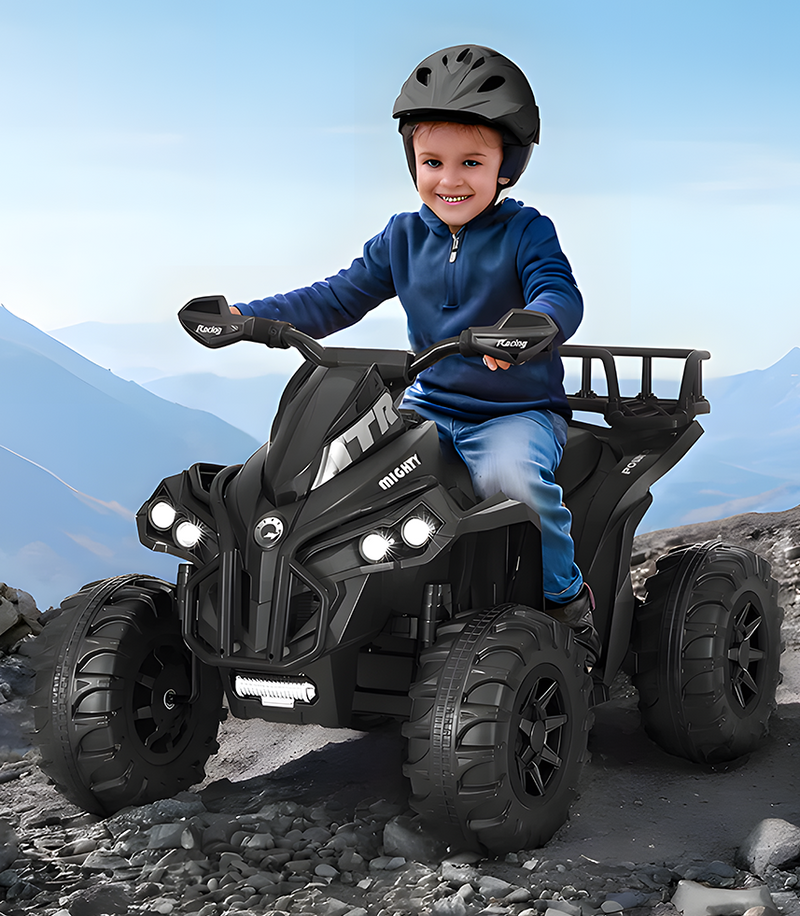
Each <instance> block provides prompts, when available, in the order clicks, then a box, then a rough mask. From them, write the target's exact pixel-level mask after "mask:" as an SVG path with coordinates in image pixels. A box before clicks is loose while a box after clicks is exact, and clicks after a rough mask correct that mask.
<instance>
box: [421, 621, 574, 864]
mask: <svg viewBox="0 0 800 916" xmlns="http://www.w3.org/2000/svg"><path fill="white" fill-rule="evenodd" d="M584 655H585V653H584V652H583V650H581V649H580V647H579V646H578V645H577V644H576V643H575V642H574V639H573V636H572V632H571V631H570V630H569V629H568V628H567V627H565V626H563V625H562V624H560V623H557V622H556V621H554V620H553V619H552V618H549V617H546V616H545V615H543V614H540V613H538V612H537V611H534V610H531V609H530V608H527V607H523V606H521V605H513V604H511V605H502V606H499V607H496V608H493V609H491V610H487V611H481V612H478V613H476V614H474V615H471V616H469V617H468V618H466V620H465V619H464V618H455V619H453V620H452V621H450V622H448V623H446V624H444V625H442V626H440V627H439V631H438V634H437V640H436V642H435V643H434V645H433V646H432V647H431V648H430V649H427V650H425V652H423V654H422V658H421V663H420V673H419V678H418V680H417V681H416V683H415V684H414V685H413V686H412V688H411V698H412V712H411V718H410V720H409V721H408V722H407V723H406V724H405V725H404V727H403V733H404V734H405V736H406V737H407V738H408V763H407V764H406V765H405V767H404V772H405V774H406V776H407V777H408V778H409V780H410V782H411V788H412V791H413V795H412V798H411V799H410V804H411V807H412V808H413V809H414V810H415V811H417V812H418V813H419V814H421V815H422V816H423V817H424V818H425V819H426V820H427V821H428V822H429V823H430V824H431V825H432V826H433V827H434V828H435V829H438V830H439V831H440V832H442V833H443V834H444V835H445V836H446V837H447V838H448V839H449V840H450V841H451V842H453V843H456V844H460V845H462V846H463V845H467V846H470V847H472V848H476V849H480V850H482V851H486V852H489V853H491V854H494V855H498V854H502V853H505V852H510V851H512V850H518V849H524V848H535V847H537V846H541V845H542V844H543V843H545V842H547V840H549V839H550V837H551V836H552V835H553V833H555V831H556V830H557V829H558V828H559V827H560V826H561V825H562V824H563V823H564V821H565V820H566V818H567V814H568V811H569V806H570V803H571V802H572V800H573V798H574V796H575V792H576V786H577V782H578V776H579V774H580V771H581V768H582V766H583V763H584V760H585V758H586V743H587V735H588V731H589V727H590V724H591V718H590V713H589V693H590V690H591V680H590V678H589V676H588V675H587V674H586V671H585V667H584Z"/></svg>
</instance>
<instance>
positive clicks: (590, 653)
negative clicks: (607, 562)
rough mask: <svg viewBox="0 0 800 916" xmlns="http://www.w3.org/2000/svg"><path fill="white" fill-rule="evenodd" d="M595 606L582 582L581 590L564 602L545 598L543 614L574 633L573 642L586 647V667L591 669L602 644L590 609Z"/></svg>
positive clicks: (586, 586) (598, 656)
mask: <svg viewBox="0 0 800 916" xmlns="http://www.w3.org/2000/svg"><path fill="white" fill-rule="evenodd" d="M594 608H595V603H594V595H593V594H592V590H591V589H590V588H589V586H588V585H587V584H586V583H585V582H584V583H583V585H582V586H581V590H580V591H579V592H578V594H577V595H576V596H575V597H574V598H573V599H572V600H571V601H567V602H566V603H565V604H557V603H556V602H555V601H551V600H550V599H549V598H548V599H546V600H545V605H544V611H545V614H547V615H548V616H550V617H552V618H553V619H554V620H558V621H560V622H561V623H565V624H566V625H567V626H568V627H569V628H570V629H571V630H572V631H573V633H574V634H575V642H577V643H578V644H579V645H581V646H583V647H584V649H586V668H587V670H591V669H592V668H593V667H594V666H595V664H596V663H597V660H598V658H600V652H601V651H602V644H601V642H600V637H599V636H598V634H597V630H596V629H595V627H594V618H593V616H592V611H593V610H594Z"/></svg>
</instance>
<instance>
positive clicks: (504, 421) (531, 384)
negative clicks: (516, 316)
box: [231, 45, 598, 663]
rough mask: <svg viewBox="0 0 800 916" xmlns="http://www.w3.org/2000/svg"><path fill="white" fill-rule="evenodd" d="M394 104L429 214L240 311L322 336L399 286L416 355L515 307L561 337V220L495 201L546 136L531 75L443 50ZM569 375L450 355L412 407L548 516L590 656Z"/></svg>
mask: <svg viewBox="0 0 800 916" xmlns="http://www.w3.org/2000/svg"><path fill="white" fill-rule="evenodd" d="M393 115H394V117H395V118H398V119H399V129H400V133H401V134H402V137H403V141H404V144H405V149H406V156H407V159H408V165H409V169H410V171H411V176H412V178H413V179H414V183H415V185H416V187H417V190H418V192H419V195H420V198H421V199H422V204H423V206H422V208H421V209H420V211H419V212H418V213H400V214H397V215H395V216H393V217H392V218H391V220H390V221H389V224H388V225H387V226H386V228H385V229H384V230H383V232H381V233H380V234H379V235H377V236H375V238H373V239H371V240H370V241H368V242H367V243H366V245H365V246H364V253H363V256H362V257H361V258H358V259H356V260H355V261H354V262H353V263H352V265H351V266H350V267H349V268H347V269H345V270H342V271H340V272H339V273H338V274H337V275H336V276H333V277H329V278H328V279H327V280H325V281H322V282H319V283H314V284H313V285H312V286H310V287H307V288H305V289H298V290H294V291H293V292H289V293H286V294H284V295H276V296H270V297H268V298H265V299H257V300H255V301H253V302H250V303H248V304H246V305H245V304H243V303H240V304H238V305H237V306H232V307H231V310H232V311H234V312H236V313H240V314H244V315H261V316H264V317H266V318H274V319H279V320H281V321H289V322H291V323H292V324H294V325H295V326H296V327H297V328H299V329H300V330H303V331H305V332H306V333H309V334H311V335H313V336H315V337H324V336H326V335H327V334H331V333H332V332H333V331H337V330H339V329H341V328H344V327H347V326H348V325H351V324H354V323H355V322H356V321H358V320H359V319H360V318H362V317H363V316H364V315H365V314H366V313H367V312H368V311H369V310H370V309H373V308H375V307H376V306H377V305H379V304H380V303H381V302H383V301H384V300H386V299H389V298H391V297H393V296H395V295H396V296H398V298H399V299H400V302H401V304H402V306H403V308H404V309H405V311H406V314H407V316H408V336H409V340H410V343H411V346H412V348H413V349H414V351H415V352H420V351H421V350H424V349H425V348H426V347H428V346H430V345H431V344H433V343H435V342H437V341H439V340H442V339H444V338H447V337H454V336H456V335H458V334H459V333H460V332H461V331H462V330H463V329H464V328H467V327H470V326H485V325H491V324H494V323H496V322H497V321H498V320H499V319H500V318H501V317H502V316H503V315H504V314H505V313H506V312H507V311H508V310H509V309H512V308H530V309H533V310H534V311H539V312H545V313H547V314H548V315H550V316H551V317H552V318H553V319H554V320H555V322H556V324H557V325H558V328H559V331H560V333H559V335H558V338H557V340H556V345H558V344H560V343H563V342H564V340H566V339H567V338H568V337H570V336H571V335H572V334H574V332H575V330H576V329H577V327H578V324H579V323H580V320H581V317H582V314H583V302H582V299H581V295H580V293H579V291H578V289H577V287H576V285H575V280H574V278H573V276H572V271H571V269H570V265H569V262H568V261H567V259H566V257H565V256H564V254H563V253H562V251H561V248H560V246H559V243H558V239H557V238H556V233H555V229H554V228H553V224H552V223H551V222H550V220H549V219H547V217H545V216H542V215H540V214H539V212H538V211H537V210H534V209H533V208H532V207H525V206H523V205H522V204H520V203H518V202H517V201H514V200H503V201H502V202H500V203H498V202H497V198H498V195H499V193H500V191H501V190H502V189H503V188H508V187H511V186H512V185H513V184H514V183H515V182H516V181H517V180H518V179H519V177H520V175H521V174H522V172H523V171H524V169H525V166H526V165H527V163H528V160H529V158H530V154H531V151H532V149H533V145H534V144H535V143H538V141H539V109H538V107H537V105H536V102H535V100H534V96H533V92H532V91H531V88H530V86H529V84H528V81H527V79H526V78H525V75H524V74H523V73H522V71H521V70H520V69H519V68H518V67H517V66H516V65H515V64H513V63H512V62H511V61H510V60H508V59H507V58H506V57H503V56H502V55H501V54H498V53H497V52H496V51H493V50H491V49H490V48H485V47H480V46H477V45H464V46H457V47H452V48H446V49H444V50H442V51H439V52H437V53H436V54H433V55H431V56H430V57H428V58H426V59H425V60H424V61H422V62H421V63H420V64H419V66H418V67H416V68H415V70H414V72H413V73H412V74H411V76H410V77H409V79H408V80H407V81H406V83H405V84H404V86H403V88H402V90H401V92H400V95H399V96H398V98H397V100H396V102H395V105H394V112H393ZM498 370H500V371H498ZM563 376H564V370H563V366H562V363H561V360H560V358H559V357H558V355H557V353H555V354H554V355H552V356H551V355H547V356H541V357H534V358H533V359H532V360H529V361H528V362H526V363H524V364H522V365H520V366H513V367H512V366H510V365H509V363H506V362H503V361H500V360H495V359H493V358H492V357H489V356H486V357H484V358H483V360H481V359H479V358H477V357H473V358H466V357H461V356H451V357H449V358H448V359H446V360H442V361H441V362H439V363H437V364H436V365H434V366H432V367H431V368H430V369H427V370H425V371H424V372H422V373H421V374H420V376H419V377H418V378H417V380H416V381H415V382H414V384H413V385H412V386H411V387H410V388H409V389H408V391H407V392H406V395H405V398H404V401H403V406H404V407H409V408H412V409H413V410H415V411H416V412H417V413H418V414H420V415H421V416H422V417H424V418H426V419H429V420H433V421H434V422H435V423H436V424H437V427H438V429H439V434H440V437H441V439H442V441H443V443H444V444H446V447H451V445H452V446H453V447H455V449H456V450H457V451H458V453H459V454H460V455H461V457H462V458H463V459H464V461H465V462H466V464H467V466H468V467H469V470H470V474H471V476H472V481H473V485H474V488H475V492H476V494H477V495H478V497H480V498H486V497H489V496H491V495H493V494H494V493H496V492H498V491H502V492H503V493H505V494H506V496H509V497H511V498H513V499H518V500H520V501H521V502H524V503H526V504H528V505H529V506H531V507H532V508H534V509H535V510H536V511H537V512H538V514H539V517H540V519H541V524H542V553H543V565H544V588H545V597H546V602H547V603H546V610H547V612H548V613H550V614H551V615H552V616H554V617H556V618H557V619H559V620H562V621H563V622H565V623H567V624H568V625H570V626H572V627H573V628H574V629H575V630H576V636H577V638H578V639H579V641H580V642H582V643H583V644H584V645H586V646H587V648H589V650H590V655H592V654H593V655H594V656H596V654H597V649H598V643H597V637H596V633H595V631H594V627H593V624H592V615H591V612H592V609H593V598H592V595H591V592H590V590H589V588H588V586H587V585H585V584H584V582H583V579H582V577H581V573H580V571H579V569H578V568H577V566H576V565H575V561H574V545H573V542H572V538H571V537H570V533H569V531H570V523H571V517H570V513H569V510H568V509H567V508H566V507H565V506H564V505H563V503H562V493H561V489H560V488H559V487H558V485H557V484H556V483H555V479H554V473H555V470H556V468H557V467H558V463H559V461H560V460H561V454H562V450H563V448H564V445H565V443H566V437H567V423H566V419H567V418H568V417H569V416H570V410H569V407H568V405H567V399H566V395H565V393H564V387H563ZM591 661H592V659H591V658H590V660H589V663H591Z"/></svg>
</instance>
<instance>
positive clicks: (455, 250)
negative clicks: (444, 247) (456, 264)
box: [450, 229, 461, 264]
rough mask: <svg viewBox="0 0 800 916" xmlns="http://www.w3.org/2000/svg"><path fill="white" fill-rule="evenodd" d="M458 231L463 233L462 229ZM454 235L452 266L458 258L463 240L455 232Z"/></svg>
mask: <svg viewBox="0 0 800 916" xmlns="http://www.w3.org/2000/svg"><path fill="white" fill-rule="evenodd" d="M458 231H459V232H461V230H460V229H459V230H458ZM452 235H453V242H452V244H451V245H450V263H451V264H452V263H453V261H455V259H456V258H457V257H458V246H459V245H460V244H461V239H460V238H459V237H458V235H457V234H456V233H455V232H454V233H452Z"/></svg>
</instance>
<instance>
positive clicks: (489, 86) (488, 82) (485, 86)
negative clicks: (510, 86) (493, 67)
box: [478, 73, 506, 92]
mask: <svg viewBox="0 0 800 916" xmlns="http://www.w3.org/2000/svg"><path fill="white" fill-rule="evenodd" d="M505 81H506V79H505V77H504V76H499V75H498V74H496V73H495V74H493V75H492V76H490V77H488V78H487V79H485V80H484V81H483V83H482V84H481V85H480V86H479V87H478V92H493V91H494V90H495V89H499V88H500V87H501V86H502V85H503V83H505Z"/></svg>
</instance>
